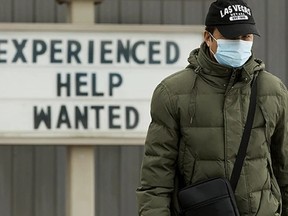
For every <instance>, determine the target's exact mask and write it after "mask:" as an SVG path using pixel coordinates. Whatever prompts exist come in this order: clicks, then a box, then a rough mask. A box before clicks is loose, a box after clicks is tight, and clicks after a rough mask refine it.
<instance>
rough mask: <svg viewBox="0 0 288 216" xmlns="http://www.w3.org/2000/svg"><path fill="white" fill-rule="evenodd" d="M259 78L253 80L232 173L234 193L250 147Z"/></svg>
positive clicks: (231, 180) (256, 75) (255, 77)
mask: <svg viewBox="0 0 288 216" xmlns="http://www.w3.org/2000/svg"><path fill="white" fill-rule="evenodd" d="M257 77H258V74H257V73H256V74H255V75H254V77H253V80H252V86H251V95H250V104H249V109H248V115H247V119H246V124H245V127H244V131H243V136H242V139H241V143H240V147H239V150H238V154H237V158H236V161H235V164H234V168H233V171H232V175H231V179H230V183H231V187H232V190H233V191H234V192H235V190H236V187H237V184H238V180H239V177H240V173H241V169H242V166H243V162H244V159H245V156H246V152H247V147H248V143H249V139H250V135H251V130H252V125H253V121H254V115H255V110H256V97H257Z"/></svg>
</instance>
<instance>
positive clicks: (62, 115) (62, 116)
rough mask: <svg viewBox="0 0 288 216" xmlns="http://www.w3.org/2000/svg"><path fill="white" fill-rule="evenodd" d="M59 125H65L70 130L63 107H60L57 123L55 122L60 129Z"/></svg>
mask: <svg viewBox="0 0 288 216" xmlns="http://www.w3.org/2000/svg"><path fill="white" fill-rule="evenodd" d="M61 124H66V125H67V127H68V128H71V123H70V120H69V116H68V113H67V109H66V107H65V106H64V105H62V106H61V108H60V112H59V116H58V121H57V128H60V127H61Z"/></svg>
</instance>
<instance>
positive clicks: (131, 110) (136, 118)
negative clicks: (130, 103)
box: [126, 107, 139, 129]
mask: <svg viewBox="0 0 288 216" xmlns="http://www.w3.org/2000/svg"><path fill="white" fill-rule="evenodd" d="M132 114H134V122H132V121H131V115H132ZM138 123H139V113H138V111H137V110H136V109H135V108H134V107H126V128H127V129H134V128H136V127H137V125H138Z"/></svg>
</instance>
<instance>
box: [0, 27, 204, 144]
mask: <svg viewBox="0 0 288 216" xmlns="http://www.w3.org/2000/svg"><path fill="white" fill-rule="evenodd" d="M5 31H13V32H17V31H19V32H30V31H41V32H49V31H57V32H92V33H93V32H95V33H97V32H101V33H105V32H117V31H121V32H124V33H129V32H133V33H135V32H136V33H141V32H145V33H149V32H151V33H166V32H167V33H177V32H181V33H194V34H195V33H197V34H198V33H199V34H200V33H201V34H202V33H203V32H204V26H200V25H189V26H188V25H146V24H145V25H139V24H123V25H119V24H117V25H116V24H97V25H90V24H85V25H84V24H54V23H53V24H48V23H44V24H38V23H37V24H32V23H31V24H28V23H24V24H22V23H13V24H11V23H1V24H0V32H5ZM199 45H200V44H199ZM187 55H188V53H187ZM184 67H185V65H183V68H184ZM147 129H148V125H147ZM145 136H146V133H135V134H133V136H127V135H125V134H124V135H121V133H117V134H116V135H115V134H114V135H113V134H111V135H110V134H107V135H106V134H105V135H100V136H93V137H86V136H84V137H81V136H79V135H75V136H61V137H59V136H57V137H51V136H47V137H45V136H37V135H31V136H29V135H28V136H24V137H23V136H21V135H19V136H16V137H12V136H11V135H9V134H7V135H5V134H2V135H1V136H0V145H87V146H91V145H143V144H144V142H145Z"/></svg>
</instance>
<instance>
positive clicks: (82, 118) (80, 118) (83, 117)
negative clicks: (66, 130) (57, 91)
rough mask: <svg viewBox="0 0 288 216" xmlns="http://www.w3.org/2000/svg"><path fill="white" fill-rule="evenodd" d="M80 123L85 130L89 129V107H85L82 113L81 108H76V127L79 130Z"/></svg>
mask: <svg viewBox="0 0 288 216" xmlns="http://www.w3.org/2000/svg"><path fill="white" fill-rule="evenodd" d="M79 122H81V123H82V126H83V128H84V129H87V128H88V110H87V106H84V111H83V112H81V110H80V109H79V107H75V125H76V126H75V127H76V128H77V129H78V128H79Z"/></svg>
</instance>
